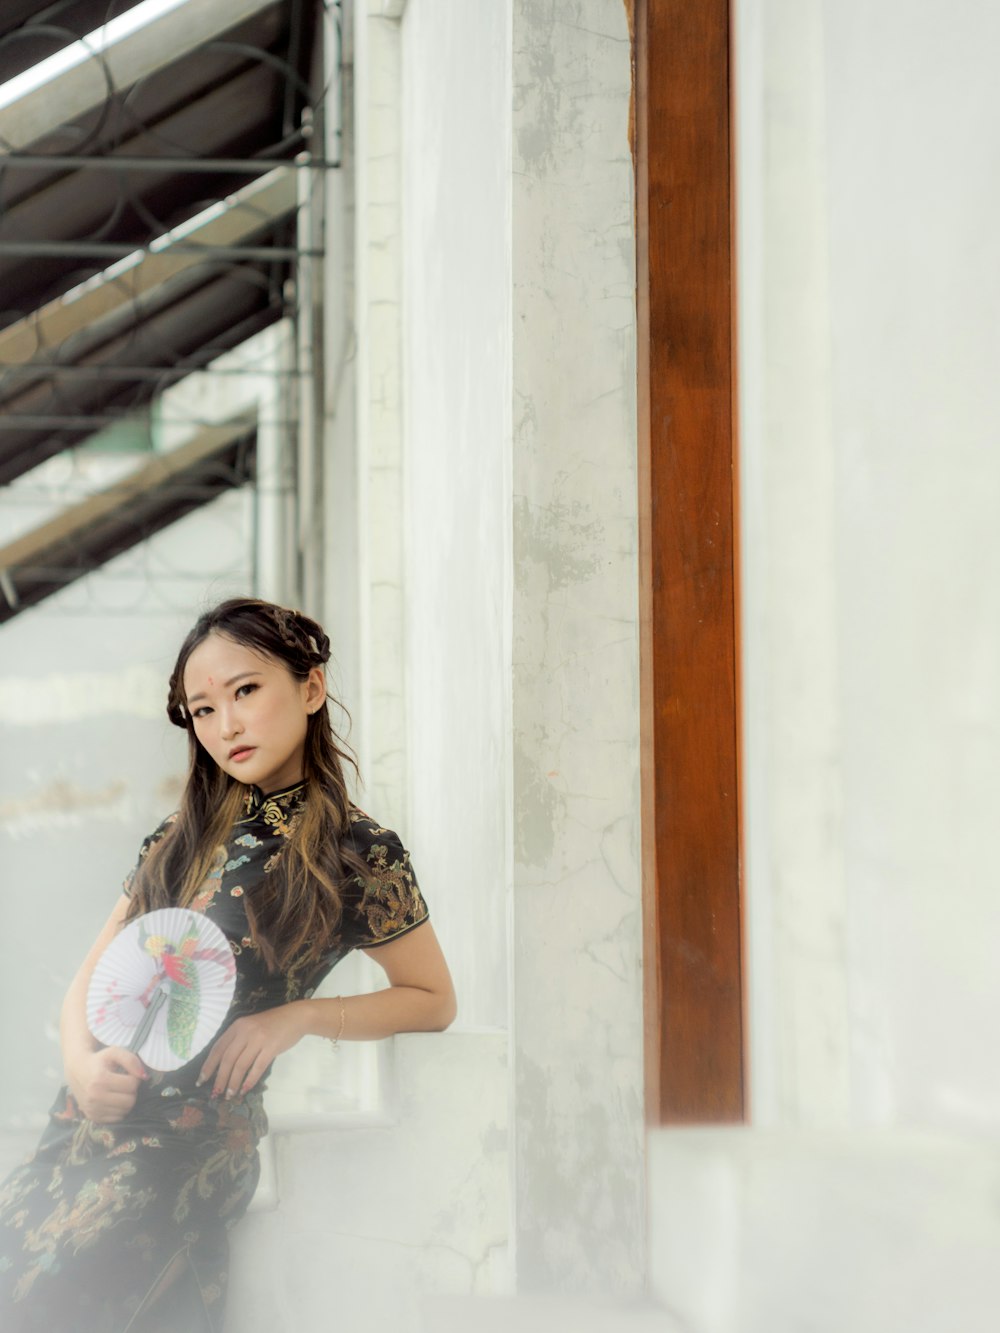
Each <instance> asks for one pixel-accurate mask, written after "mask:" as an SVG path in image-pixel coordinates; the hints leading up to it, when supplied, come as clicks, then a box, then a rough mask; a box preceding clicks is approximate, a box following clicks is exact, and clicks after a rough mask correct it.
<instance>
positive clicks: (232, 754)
mask: <svg viewBox="0 0 1000 1333" xmlns="http://www.w3.org/2000/svg"><path fill="white" fill-rule="evenodd" d="M255 748H256V747H255V746H253V745H237V746H236V747H235V748H234V749H232V750H230V751H229V758H230V759H245V758H246V757H247V755H250V754H253V752H254V750H255Z"/></svg>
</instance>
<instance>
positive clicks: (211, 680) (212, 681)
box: [208, 676, 215, 685]
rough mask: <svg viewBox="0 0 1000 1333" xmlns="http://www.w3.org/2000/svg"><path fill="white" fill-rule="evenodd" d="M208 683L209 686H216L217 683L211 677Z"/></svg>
mask: <svg viewBox="0 0 1000 1333" xmlns="http://www.w3.org/2000/svg"><path fill="white" fill-rule="evenodd" d="M208 683H209V685H214V684H215V681H214V680H213V679H212V677H211V676H209V678H208Z"/></svg>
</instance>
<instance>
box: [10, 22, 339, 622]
mask: <svg viewBox="0 0 1000 1333" xmlns="http://www.w3.org/2000/svg"><path fill="white" fill-rule="evenodd" d="M137 5H138V0H134V2H133V3H129V0H114V2H113V3H109V2H108V0H62V2H61V3H60V0H55V2H54V3H53V2H50V3H48V4H38V3H29V2H28V0H7V2H6V3H5V4H4V5H3V7H2V15H0V71H2V73H3V76H4V77H5V79H9V78H11V77H12V76H13V75H16V74H18V73H19V72H20V71H22V70H25V69H28V68H30V67H31V66H32V64H33V63H34V62H35V61H37V60H40V59H44V58H46V57H48V56H50V55H52V53H53V52H54V51H56V50H59V49H63V50H65V51H70V52H71V51H72V45H71V44H72V43H73V42H74V41H76V40H77V39H79V38H80V37H82V36H85V35H87V34H90V33H94V32H95V30H97V29H99V28H100V26H101V25H102V24H104V23H105V22H106V21H107V20H108V19H109V18H115V17H117V16H119V15H122V14H124V13H126V12H127V11H131V10H133V9H135V8H137ZM186 7H189V8H190V15H185V14H183V13H180V14H178V13H174V14H173V15H172V16H170V17H169V18H164V19H162V20H161V21H160V22H161V29H160V30H158V31H156V32H155V33H154V32H153V31H152V28H151V29H150V32H149V34H148V36H147V35H146V34H144V33H142V32H141V31H140V32H139V33H138V34H133V35H132V36H131V37H130V38H129V43H123V44H122V45H121V47H120V49H119V48H116V49H115V51H114V60H112V59H111V57H110V56H107V57H101V58H99V59H98V58H95V61H94V65H95V68H92V69H90V70H89V71H84V72H83V73H81V72H80V71H79V70H77V72H76V73H71V74H65V75H59V76H58V77H57V78H56V79H55V80H54V81H53V85H52V91H51V96H48V95H46V96H41V95H39V94H37V93H32V94H31V95H30V97H27V98H26V99H25V100H24V106H25V107H27V106H28V102H29V101H30V102H31V107H30V116H29V111H28V110H25V111H24V112H23V115H22V114H21V112H20V111H19V105H18V104H12V102H11V97H10V96H8V98H7V101H6V103H4V102H3V101H2V100H0V144H2V143H3V142H4V141H5V142H6V143H7V147H8V150H9V149H10V146H11V144H12V143H15V142H16V143H17V149H16V151H7V152H5V153H2V154H0V484H5V483H9V482H10V481H12V480H14V479H15V478H17V477H19V476H21V475H23V474H24V473H25V472H26V471H27V470H29V469H31V468H33V467H35V466H37V465H38V464H39V463H41V462H43V461H44V460H45V459H47V458H49V457H51V456H53V455H54V454H57V453H59V452H61V451H63V450H65V449H67V448H71V447H73V446H75V445H77V444H79V443H81V442H83V441H85V440H86V439H87V438H88V437H89V436H90V435H91V434H92V433H93V432H94V431H95V430H96V429H99V428H101V427H103V426H104V425H106V424H107V423H108V421H109V420H113V419H114V418H115V417H116V416H118V415H122V416H125V415H128V414H130V413H133V412H134V411H135V410H136V409H140V408H143V407H144V406H145V405H147V404H148V403H149V402H150V401H151V399H152V398H153V397H154V396H155V395H156V394H158V393H159V392H161V391H162V390H163V389H164V388H166V387H167V386H168V385H170V384H172V383H174V382H176V381H177V380H178V379H180V378H181V377H182V376H184V375H185V374H187V373H189V372H190V371H192V370H195V369H198V368H200V367H203V366H205V365H207V364H209V363H210V362H211V361H212V359H213V358H214V357H216V356H218V355H219V354H220V353H221V352H223V351H225V350H227V349H229V348H232V347H234V346H236V345H238V344H239V343H240V342H241V341H243V340H244V339H245V338H246V337H248V336H250V335H251V334H253V333H255V332H257V331H259V330H260V329H262V328H264V327H266V326H267V325H269V324H271V323H273V322H274V321H276V320H278V319H280V318H282V317H283V316H285V315H286V314H289V313H290V296H291V294H292V293H294V283H293V282H290V279H294V275H295V256H296V249H295V247H296V224H295V212H296V190H295V189H294V188H292V189H290V190H286V191H285V194H284V196H281V197H280V198H279V203H278V204H277V205H272V206H269V207H267V208H258V209H257V211H256V212H254V211H253V205H252V204H251V205H249V206H247V205H246V204H245V202H244V205H243V207H244V213H243V214H242V215H241V214H238V213H236V214H234V216H237V217H239V218H240V219H241V221H240V223H239V225H229V226H227V225H225V224H223V225H222V226H221V227H220V226H219V223H218V219H219V218H220V217H223V218H225V217H226V215H227V214H228V213H229V211H230V210H231V209H234V208H238V207H239V202H240V200H244V201H245V199H246V198H253V197H259V198H263V197H264V196H263V195H262V194H258V195H256V196H255V192H259V191H260V189H261V182H262V178H263V176H264V173H266V172H268V171H270V170H271V168H272V167H273V166H275V165H276V164H280V163H282V162H294V160H295V158H296V155H297V154H299V153H300V152H301V151H302V149H303V148H304V147H305V146H306V143H307V136H308V132H309V128H310V124H311V119H312V117H313V116H314V115H315V114H317V111H318V108H317V107H316V106H315V103H314V99H313V98H312V97H311V94H310V91H309V83H310V70H311V65H312V58H313V45H314V41H315V38H316V33H317V31H318V29H317V24H318V23H319V21H320V14H321V9H322V7H321V6H320V4H319V3H318V0H277V2H269V0H186V6H185V5H180V6H175V9H180V10H184V9H185V8H186ZM227 15H231V16H232V15H236V16H238V20H237V21H236V22H234V23H232V24H231V25H230V26H226V23H227V19H226V16H227ZM186 18H190V20H191V21H190V22H186V21H185V19H186ZM195 19H197V20H198V21H197V22H195V21H194V20H195ZM199 24H200V25H201V26H200V27H199ZM201 31H204V32H212V33H213V34H214V35H213V36H212V37H211V40H207V41H203V42H202V43H201V44H200V45H196V46H192V45H191V42H192V41H193V40H194V38H193V37H192V34H197V33H198V32H201ZM169 43H174V46H173V47H171V46H170V45H169ZM130 61H134V63H130ZM112 69H113V70H114V71H115V79H114V80H112V81H111V82H110V83H109V86H107V87H106V88H105V89H104V91H103V96H95V95H94V93H93V88H94V80H95V77H98V76H99V77H100V78H104V79H105V81H106V82H107V81H108V80H109V79H110V75H109V71H110V70H112ZM95 70H96V73H95ZM135 71H140V74H136V72H135ZM29 77H30V76H29ZM73 79H76V80H77V81H78V83H79V84H80V86H79V87H75V88H70V87H69V84H70V81H71V80H73ZM87 80H89V83H88V82H87ZM14 87H15V85H14V84H11V85H10V88H14ZM3 92H4V87H3V85H0V99H2V98H3ZM67 106H68V107H74V108H77V112H76V113H75V114H73V115H72V116H70V117H69V118H67V119H63V120H58V115H59V108H60V107H67ZM40 107H41V111H40V110H39V108H40ZM79 108H83V109H82V110H80V109H79ZM49 112H51V113H52V114H51V115H49ZM19 116H20V119H19ZM46 116H48V120H46ZM40 117H41V118H40ZM53 117H55V119H56V121H58V123H49V122H50V121H52V120H53ZM43 122H44V133H41V134H39V135H38V136H37V137H36V138H34V139H33V140H31V141H30V142H26V141H25V134H24V127H25V126H26V125H28V124H30V125H31V126H32V127H36V126H37V127H40V126H42V125H43ZM300 170H301V166H300V165H299V166H293V167H291V168H290V169H289V171H290V173H291V174H297V172H298V171H300ZM277 197H278V196H275V195H274V193H273V191H272V193H271V195H269V196H268V198H269V199H271V198H277ZM234 200H235V201H236V202H235V204H234V203H232V202H231V201H234ZM248 210H249V211H248ZM205 219H207V220H208V225H207V227H206V226H205V225H204V220H205ZM213 219H215V223H214V226H215V230H212V220H213ZM178 229H179V230H180V231H181V232H183V233H184V234H183V235H181V236H178V235H177V232H178ZM165 237H166V238H167V242H166V243H165V241H164V238H165ZM175 256H178V257H181V260H180V262H174V257H175ZM81 284H83V288H82V290H83V291H84V293H86V295H87V300H83V299H81ZM102 288H103V289H104V291H103V295H104V296H105V297H111V298H114V299H107V300H103V301H102V300H97V299H96V298H95V296H94V293H95V292H96V293H97V294H98V296H100V295H101V289H102ZM95 311H96V312H97V313H95ZM241 448H242V449H243V453H244V455H245V454H246V445H245V443H244V444H243V445H241ZM224 472H225V470H224ZM220 475H222V474H220ZM225 475H227V476H228V477H229V484H241V483H242V482H243V481H245V480H246V478H247V476H248V475H250V469H248V468H247V467H245V466H241V467H240V468H236V469H230V470H229V471H228V473H226V474H225ZM185 484H186V483H185ZM199 485H200V483H199ZM195 491H196V492H197V493H198V494H200V495H203V496H204V497H205V498H209V497H210V496H211V495H212V494H213V493H214V494H217V493H218V490H217V489H216V490H215V491H214V492H213V490H212V487H211V486H200V489H199V486H196V487H195V488H194V491H192V489H191V487H190V486H187V489H186V494H187V500H185V501H184V504H181V503H180V502H178V503H177V504H176V505H173V507H171V504H170V503H168V500H167V496H166V493H164V495H162V496H161V497H160V500H159V501H157V502H156V504H154V505H152V507H151V508H147V509H142V510H141V512H142V513H143V514H144V515H145V516H146V519H145V520H144V521H146V520H148V523H149V525H150V527H149V530H150V531H152V530H154V529H155V528H156V527H158V526H162V525H163V522H164V521H170V520H169V518H164V517H163V516H164V515H168V514H170V513H174V514H175V516H176V515H178V514H179V513H180V512H188V511H189V510H190V508H191V507H193V506H192V504H190V503H188V500H190V499H191V496H192V495H193V494H194V493H195ZM184 505H186V506H187V507H186V508H185V507H184ZM126 526H129V525H128V524H127V525H126ZM131 530H133V531H134V530H135V522H134V515H133V520H132V521H131ZM103 531H104V536H103V537H102V536H101V535H100V533H95V534H93V535H92V539H90V538H88V539H87V540H86V541H85V542H82V544H81V552H83V551H84V550H85V552H86V556H85V558H84V559H83V564H84V565H86V567H87V568H92V567H94V560H95V559H99V557H100V555H101V552H102V551H103V552H104V558H110V556H111V555H112V554H114V553H116V552H117V551H118V550H120V549H122V547H121V545H120V538H119V537H116V538H114V540H111V539H110V538H109V537H108V535H107V534H108V532H109V531H110V529H109V528H108V527H107V525H105V527H104V529H103ZM78 535H79V534H78ZM81 540H82V539H81ZM82 558H83V557H82ZM29 581H30V580H29ZM32 586H33V587H36V588H39V589H45V590H47V591H52V590H54V589H55V587H57V586H60V585H59V581H58V580H53V579H48V580H46V579H44V578H38V579H35V580H34V582H33V583H32ZM40 595H46V592H45V591H43V592H41V593H40ZM3 600H4V598H3V597H2V596H0V603H2V602H3ZM34 600H37V597H35V598H34ZM27 604H29V602H28V600H27V599H26V598H25V596H20V597H19V605H20V606H22V607H23V606H24V605H27ZM10 610H11V608H8V612H9V611H10ZM0 618H2V617H0Z"/></svg>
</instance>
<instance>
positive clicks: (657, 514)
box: [628, 0, 747, 1125]
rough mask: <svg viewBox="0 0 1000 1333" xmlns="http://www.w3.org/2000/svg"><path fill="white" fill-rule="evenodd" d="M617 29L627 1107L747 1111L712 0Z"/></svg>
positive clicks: (723, 71) (692, 1112) (722, 110)
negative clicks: (630, 311)
mask: <svg viewBox="0 0 1000 1333" xmlns="http://www.w3.org/2000/svg"><path fill="white" fill-rule="evenodd" d="M628 3H630V7H631V9H632V18H633V34H634V43H633V51H634V91H635V97H634V149H635V164H636V187H637V188H636V197H637V210H636V212H637V216H636V236H637V300H638V331H639V332H638V339H639V431H638V437H639V438H638V446H639V542H640V547H639V554H640V633H641V709H642V782H643V847H642V857H643V937H644V945H643V951H644V975H645V982H644V985H645V997H644V999H645V1032H646V1049H645V1060H646V1094H647V1096H646V1109H647V1121H648V1123H649V1124H650V1125H659V1124H685V1123H711V1122H715V1123H719V1122H733V1121H741V1120H744V1119H745V1118H746V1116H747V1095H746V1079H745V1072H744V1071H745V1063H746V1062H745V1050H744V1047H745V1029H746V1024H745V1021H744V1011H745V993H744V989H745V988H744V973H745V969H744V966H743V953H744V946H743V915H744V914H743V906H742V887H741V864H742V857H741V829H742V818H741V813H740V808H741V807H740V734H741V728H740V712H739V698H740V679H739V643H740V636H739V583H738V550H739V543H738V528H737V518H738V513H739V508H738V485H737V481H738V479H737V436H736V411H735V387H736V375H735V334H734V331H735V281H734V248H735V247H734V226H733V206H732V204H733V171H732V153H731V147H730V145H731V139H732V133H731V131H732V115H731V95H730V89H731V78H730V47H731V42H730V14H729V8H730V0H698V3H697V4H692V3H691V0H628Z"/></svg>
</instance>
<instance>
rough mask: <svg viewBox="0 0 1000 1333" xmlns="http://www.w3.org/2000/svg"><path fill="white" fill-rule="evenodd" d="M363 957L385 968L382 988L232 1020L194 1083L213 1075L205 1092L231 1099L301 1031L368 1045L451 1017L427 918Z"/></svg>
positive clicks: (451, 993)
mask: <svg viewBox="0 0 1000 1333" xmlns="http://www.w3.org/2000/svg"><path fill="white" fill-rule="evenodd" d="M365 952H367V953H368V955H369V957H371V958H374V959H375V960H376V961H377V962H378V963H380V964H381V966H382V968H383V969H384V970H385V974H386V976H387V977H388V978H389V986H388V988H387V989H385V990H377V991H373V992H372V993H371V994H370V995H345V996H343V997H338V998H336V999H329V1000H325V999H324V1000H317V999H311V1000H294V1001H292V1003H291V1004H283V1005H280V1006H279V1007H278V1008H276V1009H266V1010H264V1011H263V1012H262V1013H259V1014H248V1015H247V1016H246V1017H245V1018H238V1019H237V1020H236V1022H235V1023H233V1024H232V1026H231V1027H229V1028H227V1030H226V1031H225V1032H224V1033H223V1034H222V1036H221V1037H220V1038H219V1040H218V1041H217V1042H216V1043H215V1045H214V1046H213V1048H212V1051H211V1053H210V1055H209V1057H208V1059H207V1060H206V1061H205V1064H204V1067H203V1068H202V1071H201V1079H200V1081H201V1082H202V1083H204V1082H207V1081H208V1080H209V1079H210V1078H214V1080H215V1085H214V1088H213V1090H212V1095H213V1096H221V1095H222V1094H223V1093H225V1095H226V1096H229V1097H232V1096H235V1095H236V1094H237V1093H240V1092H249V1090H250V1089H251V1088H252V1087H253V1086H254V1084H255V1083H256V1082H257V1080H258V1079H259V1078H260V1077H261V1075H262V1074H263V1073H264V1070H265V1069H267V1067H268V1065H269V1064H270V1063H271V1061H272V1060H274V1059H275V1058H276V1056H278V1055H280V1054H281V1052H282V1051H287V1050H288V1049H289V1048H290V1047H291V1046H294V1045H295V1043H296V1042H297V1041H299V1040H301V1038H302V1037H304V1036H306V1035H307V1034H311V1035H314V1036H317V1037H338V1036H339V1037H341V1038H343V1039H344V1040H350V1041H366V1040H368V1041H370V1040H374V1039H376V1038H379V1037H389V1036H392V1034H393V1033H395V1032H440V1031H443V1030H444V1029H445V1028H446V1027H448V1025H449V1024H450V1023H451V1022H452V1021H453V1020H454V1018H455V1013H456V1009H457V1005H456V1002H455V990H454V987H453V986H452V981H451V974H450V972H449V971H448V964H447V963H446V962H445V958H444V954H443V953H442V952H441V946H440V945H439V944H438V940H437V936H436V935H435V934H434V927H433V926H432V925H431V923H430V922H429V921H424V922H422V923H421V924H420V925H419V926H414V928H413V929H412V930H410V931H408V932H407V933H406V934H405V935H401V936H400V937H399V939H396V940H389V941H388V942H387V943H386V944H380V945H379V946H378V947H377V948H373V949H369V950H366V951H365ZM341 1028H342V1029H343V1030H341Z"/></svg>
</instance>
